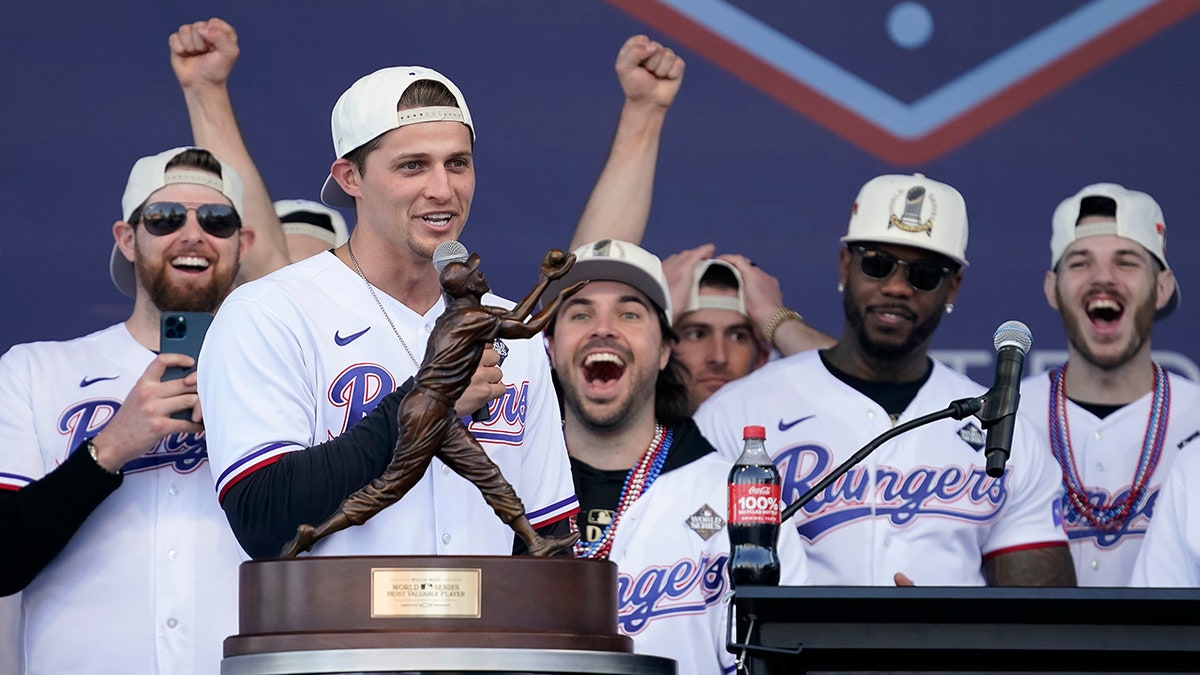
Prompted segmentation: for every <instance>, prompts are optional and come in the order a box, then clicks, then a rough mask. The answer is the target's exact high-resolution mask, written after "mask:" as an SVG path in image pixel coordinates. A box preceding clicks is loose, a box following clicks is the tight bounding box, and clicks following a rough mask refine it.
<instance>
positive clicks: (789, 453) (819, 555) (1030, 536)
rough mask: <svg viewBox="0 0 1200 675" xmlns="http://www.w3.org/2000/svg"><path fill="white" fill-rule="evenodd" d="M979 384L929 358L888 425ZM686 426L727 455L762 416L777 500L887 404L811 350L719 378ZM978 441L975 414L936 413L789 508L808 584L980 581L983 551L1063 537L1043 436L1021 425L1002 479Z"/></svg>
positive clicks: (858, 442)
mask: <svg viewBox="0 0 1200 675" xmlns="http://www.w3.org/2000/svg"><path fill="white" fill-rule="evenodd" d="M983 392H984V388H983V387H980V386H979V385H977V384H975V383H974V382H972V381H970V380H969V379H967V378H966V377H964V376H962V375H960V374H959V373H957V372H955V371H953V370H951V369H949V368H947V367H946V366H944V365H943V364H941V363H938V362H936V361H934V366H933V372H932V373H931V374H930V376H929V380H928V381H927V382H926V383H925V385H924V386H922V387H921V389H920V391H919V392H918V393H917V395H916V397H915V398H914V399H913V400H912V402H910V403H909V405H908V408H907V409H906V410H905V411H904V412H903V413H902V414H901V415H900V418H899V420H898V422H906V421H908V420H912V419H915V418H917V417H920V416H923V415H925V414H928V413H932V412H935V411H938V410H942V409H944V408H946V407H947V405H948V404H949V403H950V402H951V401H954V400H957V399H961V398H970V397H974V396H978V395H980V394H982V393H983ZM1019 417H1020V416H1018V418H1019ZM696 423H697V424H699V425H700V430H701V431H702V432H703V433H704V436H705V437H706V438H708V439H709V440H710V441H712V443H713V445H715V446H716V447H717V449H718V451H720V452H721V453H723V454H725V455H726V456H728V457H731V458H732V457H736V456H737V454H738V453H739V452H740V450H741V447H742V440H741V432H742V427H743V426H744V425H747V424H761V425H763V426H765V427H766V428H767V450H768V452H770V453H771V456H772V457H773V458H774V459H775V463H776V465H777V466H778V467H779V471H780V474H781V475H782V479H783V499H784V502H786V503H790V502H793V501H795V500H796V499H797V498H798V497H800V496H801V495H802V494H804V493H805V492H807V491H808V489H809V488H810V487H812V486H814V485H816V483H817V482H819V481H820V480H821V478H823V477H825V476H826V475H827V474H829V473H830V472H831V471H833V469H834V468H836V467H837V466H838V465H839V464H840V463H841V462H843V461H845V460H846V459H848V458H849V457H850V456H851V455H853V454H854V453H855V452H857V451H858V450H859V449H860V448H862V447H863V446H865V445H866V444H867V443H868V442H870V441H871V440H872V439H874V438H875V437H877V436H879V435H880V434H882V433H884V432H885V431H887V430H889V429H891V428H892V422H891V419H890V417H889V416H888V414H887V412H886V411H884V409H883V408H882V407H880V406H879V404H877V403H875V402H874V401H873V400H871V399H870V398H868V397H866V396H864V395H863V394H861V393H859V392H858V391H856V390H855V389H853V388H852V387H850V386H848V385H846V384H845V383H843V382H842V381H841V380H839V379H837V378H836V377H834V376H833V375H832V374H831V373H830V372H829V371H828V370H827V369H826V368H825V366H824V364H823V363H822V362H821V358H820V354H819V353H818V352H817V351H815V350H814V351H808V352H803V353H800V354H796V355H794V356H791V357H788V358H785V359H781V360H779V361H775V362H773V363H769V364H767V365H766V366H764V367H763V368H760V369H759V370H757V371H755V372H753V373H751V374H750V375H748V376H746V377H744V378H742V379H740V380H737V381H735V382H731V383H729V384H727V385H726V386H725V387H723V388H722V389H721V390H720V391H718V392H717V393H716V394H715V395H714V396H712V397H711V398H710V399H709V400H708V401H706V402H705V403H704V404H703V405H702V406H701V407H700V409H699V410H698V411H697V413H696ZM984 442H985V436H984V432H983V431H982V430H981V429H980V425H979V422H978V421H977V420H975V419H974V418H967V419H965V420H954V419H945V420H940V421H938V422H934V423H933V424H928V425H926V426H923V427H919V428H917V429H915V430H912V431H910V432H908V433H905V434H902V435H900V436H899V437H897V438H894V439H892V440H890V441H888V442H887V443H885V444H884V445H883V446H881V447H880V448H878V449H876V450H875V451H874V452H873V453H872V454H870V455H869V456H868V457H867V458H866V459H865V460H864V461H863V462H862V463H860V464H859V465H858V466H856V467H855V468H853V469H851V470H850V472H849V473H847V474H846V475H845V476H843V477H842V478H840V479H839V480H837V481H836V482H835V483H833V484H832V485H831V486H830V487H829V488H827V489H826V490H824V491H823V492H821V493H820V494H818V495H817V497H816V498H815V499H813V500H812V501H811V502H809V503H808V504H807V505H805V506H804V507H803V508H801V509H800V511H799V512H798V513H796V515H794V516H793V517H792V519H793V522H794V523H795V524H796V528H797V529H798V530H799V532H800V536H801V537H802V538H803V539H804V540H805V542H806V543H807V544H808V561H809V570H810V581H811V583H813V584H817V585H876V586H891V585H893V584H894V579H893V577H894V575H895V574H896V573H897V572H903V573H904V574H906V575H908V577H909V578H911V579H912V580H913V581H914V582H915V583H916V584H917V585H919V586H972V585H974V586H978V585H984V584H986V579H985V577H984V575H983V570H982V562H983V558H984V557H985V556H989V555H994V554H997V553H1003V552H1006V551H1012V550H1019V549H1021V548H1026V547H1036V546H1042V545H1053V544H1056V543H1062V542H1064V541H1065V540H1066V535H1065V534H1064V533H1063V529H1062V523H1061V511H1060V505H1059V499H1060V496H1061V494H1060V493H1061V482H1060V477H1059V474H1058V470H1057V466H1056V465H1055V463H1054V460H1053V458H1051V457H1050V453H1049V450H1048V449H1047V448H1046V446H1045V441H1044V440H1042V439H1041V438H1040V437H1039V436H1037V434H1036V433H1035V432H1034V430H1033V428H1032V427H1031V426H1030V425H1029V424H1028V423H1026V422H1025V421H1023V420H1022V421H1019V422H1018V424H1017V425H1016V430H1015V434H1014V436H1013V449H1012V455H1011V457H1010V459H1009V461H1008V463H1007V470H1006V471H1005V474H1004V475H1003V476H1001V477H1000V478H990V477H988V476H987V473H986V471H985V466H986V461H985V458H984V455H983V447H984Z"/></svg>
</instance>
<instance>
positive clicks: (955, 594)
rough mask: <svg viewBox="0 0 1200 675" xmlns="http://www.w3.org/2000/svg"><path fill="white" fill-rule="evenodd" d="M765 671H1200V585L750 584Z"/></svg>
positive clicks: (745, 598) (758, 663)
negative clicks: (883, 585)
mask: <svg viewBox="0 0 1200 675" xmlns="http://www.w3.org/2000/svg"><path fill="white" fill-rule="evenodd" d="M734 608H735V613H736V621H735V624H736V625H737V634H736V635H735V636H733V638H732V640H733V641H734V642H737V643H743V644H748V645H750V646H751V648H750V649H749V650H747V663H749V664H750V672H751V673H752V674H753V675H761V674H762V673H789V674H790V673H803V672H809V673H817V672H823V671H826V672H827V671H836V672H860V673H865V672H905V671H909V672H915V671H924V672H930V671H933V672H938V671H941V672H972V671H974V672H991V673H996V672H1026V673H1028V672H1077V673H1085V672H1086V673H1098V672H1110V673H1112V672H1200V589H1132V588H946V587H937V588H934V587H922V588H888V587H840V586H839V587H829V586H807V587H805V586H795V587H779V588H774V587H745V588H740V589H738V590H737V591H736V593H735V595H734Z"/></svg>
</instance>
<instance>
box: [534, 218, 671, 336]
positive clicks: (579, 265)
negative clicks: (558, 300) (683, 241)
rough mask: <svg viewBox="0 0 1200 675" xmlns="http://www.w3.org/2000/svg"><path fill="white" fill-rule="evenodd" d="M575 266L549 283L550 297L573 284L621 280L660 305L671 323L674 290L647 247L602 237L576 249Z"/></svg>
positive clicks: (548, 292)
mask: <svg viewBox="0 0 1200 675" xmlns="http://www.w3.org/2000/svg"><path fill="white" fill-rule="evenodd" d="M574 253H575V265H574V266H573V267H572V268H571V271H569V272H567V273H566V275H565V276H563V278H561V279H557V280H555V281H552V282H551V283H550V286H549V288H547V289H546V295H547V297H554V295H556V294H558V293H560V292H562V290H563V289H564V288H566V287H568V286H570V285H571V284H573V283H575V282H577V281H582V280H584V279H589V280H592V281H619V282H621V283H623V284H629V285H630V286H633V287H634V288H636V289H638V290H639V291H641V292H642V293H643V294H645V296H646V297H647V298H650V300H651V302H653V303H654V304H656V305H658V308H659V309H661V310H662V311H663V313H664V314H665V315H666V318H667V324H668V325H670V324H671V293H670V291H669V290H667V277H666V276H665V275H664V274H663V269H662V262H661V261H660V260H659V259H658V256H656V255H654V254H653V253H651V252H649V251H647V250H646V249H644V248H642V247H640V246H637V245H636V244H631V243H629V242H627V241H620V240H617V239H601V240H600V241H594V242H592V243H590V244H584V245H583V246H580V247H579V248H577V249H575V250H574Z"/></svg>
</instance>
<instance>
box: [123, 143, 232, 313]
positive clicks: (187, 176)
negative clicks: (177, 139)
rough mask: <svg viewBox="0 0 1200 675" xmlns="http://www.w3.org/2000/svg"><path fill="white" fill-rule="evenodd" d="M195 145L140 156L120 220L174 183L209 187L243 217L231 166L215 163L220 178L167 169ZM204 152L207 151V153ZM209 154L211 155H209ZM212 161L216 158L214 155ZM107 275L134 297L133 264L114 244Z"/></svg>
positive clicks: (188, 169) (181, 168)
mask: <svg viewBox="0 0 1200 675" xmlns="http://www.w3.org/2000/svg"><path fill="white" fill-rule="evenodd" d="M200 149H201V148H196V147H194V146H183V147H179V148H171V149H170V150H165V151H163V152H160V153H158V154H157V155H152V156H150V157H143V158H141V159H139V160H138V161H137V162H135V163H134V165H133V169H132V170H131V171H130V172H129V181H128V182H127V183H125V194H124V195H122V196H121V219H122V220H124V221H125V222H129V219H130V217H132V216H133V212H134V211H136V210H137V208H138V207H139V206H141V205H143V204H145V203H146V200H148V199H150V195H152V194H154V193H155V192H158V191H159V190H161V189H162V188H164V187H166V186H168V185H173V184H175V183H190V184H193V185H203V186H205V187H210V188H212V189H214V190H216V191H218V192H220V193H221V194H223V195H225V196H226V197H227V198H228V199H229V201H230V203H232V204H233V208H234V210H236V211H237V212H238V215H239V216H240V215H242V213H243V210H242V179H241V178H240V177H239V176H238V175H237V172H236V171H234V170H233V167H232V166H230V165H228V164H226V163H225V162H222V161H220V160H217V162H218V163H219V164H220V165H221V175H220V176H214V175H213V174H211V173H209V172H207V171H204V170H202V169H197V168H195V167H188V166H177V167H172V168H171V169H169V170H168V169H167V164H168V163H170V162H171V160H173V159H175V158H176V157H178V156H179V155H181V154H183V153H184V152H186V151H188V150H200ZM206 152H207V151H206ZM210 154H211V153H210ZM213 159H216V157H215V156H214V157H213ZM108 273H109V276H111V277H112V280H113V284H115V285H116V287H117V288H119V289H120V290H121V292H122V293H124V294H125V295H128V296H129V297H131V298H132V297H134V296H136V295H137V275H136V272H134V269H133V263H132V262H130V261H128V260H126V259H125V255H124V254H123V253H121V248H120V247H119V246H117V245H116V244H113V248H112V253H111V254H110V255H109V260H108Z"/></svg>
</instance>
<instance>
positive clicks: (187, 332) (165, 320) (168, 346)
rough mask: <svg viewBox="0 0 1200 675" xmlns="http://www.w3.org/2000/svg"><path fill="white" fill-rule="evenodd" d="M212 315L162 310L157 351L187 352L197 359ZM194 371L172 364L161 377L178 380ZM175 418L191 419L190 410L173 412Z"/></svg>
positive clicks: (164, 379)
mask: <svg viewBox="0 0 1200 675" xmlns="http://www.w3.org/2000/svg"><path fill="white" fill-rule="evenodd" d="M212 320H213V315H212V314H209V313H207V312H163V315H162V325H161V330H160V336H159V352H160V353H163V354H187V355H188V356H190V357H192V358H194V359H199V358H200V346H201V345H202V344H204V335H205V333H207V332H208V327H209V325H211V324H212ZM194 372H196V367H195V366H192V367H191V368H180V367H178V366H172V367H170V368H167V370H166V372H164V373H163V376H162V379H163V381H164V382H166V381H167V380H178V379H180V378H182V377H187V376H188V375H189V374H191V373H194ZM171 417H174V418H175V419H183V420H186V419H191V418H192V411H191V410H180V411H179V412H176V413H173V414H172V415H171Z"/></svg>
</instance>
